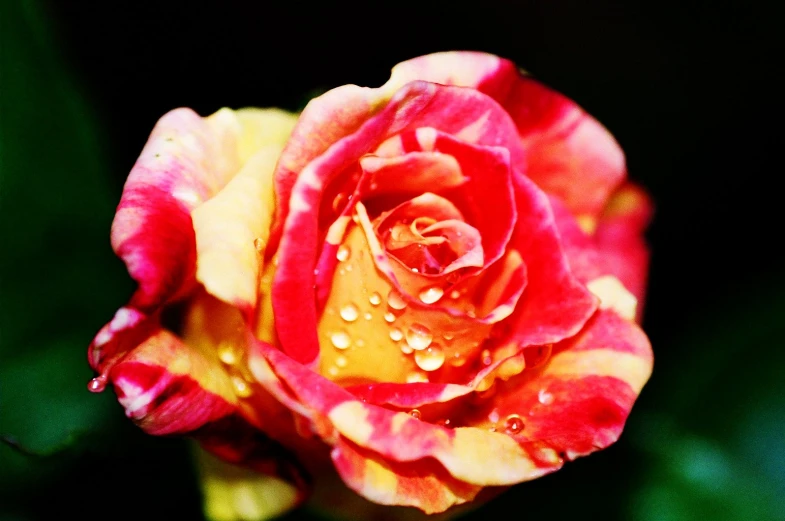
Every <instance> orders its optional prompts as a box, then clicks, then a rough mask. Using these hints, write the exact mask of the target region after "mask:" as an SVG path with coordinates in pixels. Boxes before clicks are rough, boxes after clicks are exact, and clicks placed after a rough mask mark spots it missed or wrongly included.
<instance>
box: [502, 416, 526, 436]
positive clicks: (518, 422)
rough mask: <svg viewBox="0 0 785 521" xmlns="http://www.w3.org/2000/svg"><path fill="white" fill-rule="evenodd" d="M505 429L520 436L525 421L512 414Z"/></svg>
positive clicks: (508, 417) (505, 424)
mask: <svg viewBox="0 0 785 521" xmlns="http://www.w3.org/2000/svg"><path fill="white" fill-rule="evenodd" d="M504 427H505V429H507V432H509V433H510V434H518V433H519V432H521V431H522V430H523V420H522V419H521V417H520V416H518V415H517V414H511V415H509V416H507V421H506V422H505V423H504Z"/></svg>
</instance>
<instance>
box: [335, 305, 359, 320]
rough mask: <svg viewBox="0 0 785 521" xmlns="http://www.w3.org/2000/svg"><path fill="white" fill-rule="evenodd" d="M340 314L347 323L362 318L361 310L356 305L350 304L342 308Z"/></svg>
mask: <svg viewBox="0 0 785 521" xmlns="http://www.w3.org/2000/svg"><path fill="white" fill-rule="evenodd" d="M340 314H341V318H342V319H344V320H345V321H347V322H354V321H355V320H357V317H359V316H360V310H359V309H357V306H355V305H354V304H352V303H349V304H346V305H345V306H344V307H342V308H341V311H340Z"/></svg>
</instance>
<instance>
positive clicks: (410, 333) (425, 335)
mask: <svg viewBox="0 0 785 521" xmlns="http://www.w3.org/2000/svg"><path fill="white" fill-rule="evenodd" d="M432 341H433V335H432V334H431V330H430V329H428V328H427V327H425V326H423V325H422V324H417V323H414V324H412V325H410V326H409V328H408V329H407V330H406V343H407V344H409V346H410V347H411V348H412V349H414V350H416V351H422V350H423V349H425V348H426V347H428V346H429V345H431V342H432Z"/></svg>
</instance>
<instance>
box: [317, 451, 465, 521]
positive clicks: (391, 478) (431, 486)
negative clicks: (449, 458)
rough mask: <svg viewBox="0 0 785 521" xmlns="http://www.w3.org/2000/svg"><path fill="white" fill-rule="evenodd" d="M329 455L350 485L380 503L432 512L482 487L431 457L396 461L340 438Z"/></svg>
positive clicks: (446, 507)
mask: <svg viewBox="0 0 785 521" xmlns="http://www.w3.org/2000/svg"><path fill="white" fill-rule="evenodd" d="M331 455H332V459H333V463H334V464H335V468H336V470H337V471H338V473H339V475H340V476H341V479H343V480H344V482H345V483H346V485H347V486H348V487H349V488H351V489H352V490H354V491H355V492H357V493H358V494H360V495H361V496H363V497H365V498H366V499H369V500H371V501H373V502H375V503H380V504H382V505H403V506H413V507H417V508H419V509H420V510H422V511H424V512H425V513H426V514H433V513H437V512H443V511H445V510H447V509H448V508H449V507H451V506H453V505H460V504H462V503H466V502H467V501H471V500H473V499H474V498H475V497H476V495H477V493H478V492H479V491H480V490H481V487H478V486H476V485H469V484H467V483H462V482H461V481H459V480H456V479H455V478H453V477H452V476H450V475H449V474H448V473H447V472H446V471H445V470H444V469H443V468H441V467H440V466H439V465H438V464H436V463H434V462H432V461H427V460H423V461H416V462H412V463H406V464H402V463H396V462H392V461H389V460H386V459H384V458H381V457H379V456H378V455H376V454H373V453H372V452H369V451H363V450H362V449H360V448H359V447H357V446H356V445H354V444H352V443H349V442H346V441H343V440H341V441H339V442H338V443H337V444H336V446H335V448H333V450H332V453H331Z"/></svg>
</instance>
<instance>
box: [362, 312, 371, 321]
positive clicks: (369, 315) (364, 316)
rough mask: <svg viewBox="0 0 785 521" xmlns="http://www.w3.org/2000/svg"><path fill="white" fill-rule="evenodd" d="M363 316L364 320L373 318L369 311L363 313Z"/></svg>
mask: <svg viewBox="0 0 785 521" xmlns="http://www.w3.org/2000/svg"><path fill="white" fill-rule="evenodd" d="M363 318H364V319H365V320H371V319H372V318H373V315H371V314H370V313H365V315H363Z"/></svg>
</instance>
